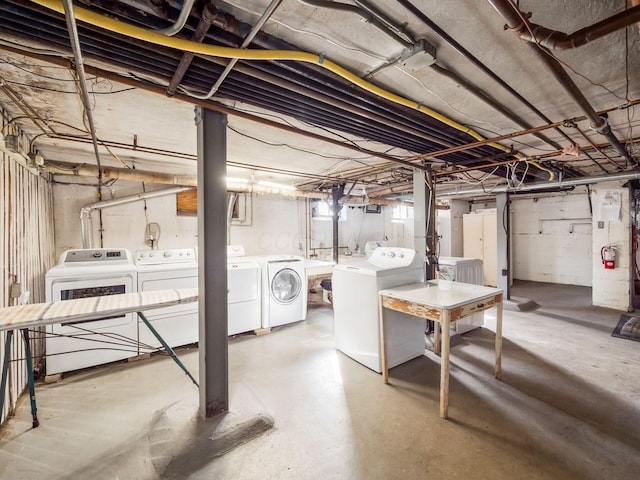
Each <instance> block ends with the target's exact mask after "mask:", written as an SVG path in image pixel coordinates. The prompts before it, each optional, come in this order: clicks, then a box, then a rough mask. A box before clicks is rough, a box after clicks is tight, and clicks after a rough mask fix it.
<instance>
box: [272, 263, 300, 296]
mask: <svg viewBox="0 0 640 480" xmlns="http://www.w3.org/2000/svg"><path fill="white" fill-rule="evenodd" d="M301 290H302V280H301V279H300V275H298V272H296V271H295V270H292V269H291V268H284V269H282V270H280V271H278V272H277V273H276V274H275V275H274V276H273V279H272V280H271V296H272V297H273V299H274V300H275V301H276V302H278V303H281V304H283V305H287V304H289V303H291V302H293V301H295V300H296V299H297V298H298V295H300V291H301Z"/></svg>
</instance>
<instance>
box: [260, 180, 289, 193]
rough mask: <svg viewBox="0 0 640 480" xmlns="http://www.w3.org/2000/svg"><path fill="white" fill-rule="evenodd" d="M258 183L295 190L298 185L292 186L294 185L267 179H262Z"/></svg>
mask: <svg viewBox="0 0 640 480" xmlns="http://www.w3.org/2000/svg"><path fill="white" fill-rule="evenodd" d="M258 185H262V186H265V187H273V188H279V189H280V190H291V191H293V190H295V189H296V187H294V186H292V185H283V184H282V183H275V182H269V181H267V180H260V181H259V182H258Z"/></svg>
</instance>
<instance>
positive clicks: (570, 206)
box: [511, 187, 593, 286]
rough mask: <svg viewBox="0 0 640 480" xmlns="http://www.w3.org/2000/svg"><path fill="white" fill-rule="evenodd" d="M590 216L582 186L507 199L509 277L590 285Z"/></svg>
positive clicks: (585, 192) (591, 268)
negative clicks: (535, 195) (510, 259)
mask: <svg viewBox="0 0 640 480" xmlns="http://www.w3.org/2000/svg"><path fill="white" fill-rule="evenodd" d="M590 218H591V214H590V211H589V198H588V195H587V191H586V188H585V187H577V188H576V189H575V190H574V191H573V192H571V193H569V194H561V195H554V196H544V195H541V196H537V197H534V196H530V197H529V196H528V197H527V198H517V197H514V196H512V197H511V229H512V257H511V258H512V268H513V278H515V279H519V280H531V281H536V282H550V283H561V284H569V285H584V286H591V285H592V271H593V260H592V258H593V249H592V232H591V231H592V226H591V219H590Z"/></svg>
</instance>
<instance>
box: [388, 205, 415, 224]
mask: <svg viewBox="0 0 640 480" xmlns="http://www.w3.org/2000/svg"><path fill="white" fill-rule="evenodd" d="M412 219H413V207H409V206H407V205H396V206H395V207H393V210H392V212H391V223H403V222H404V221H405V220H412Z"/></svg>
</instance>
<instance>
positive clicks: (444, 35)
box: [396, 0, 575, 144]
mask: <svg viewBox="0 0 640 480" xmlns="http://www.w3.org/2000/svg"><path fill="white" fill-rule="evenodd" d="M396 1H397V2H398V3H400V5H402V6H403V7H404V8H406V9H407V10H409V11H410V12H411V13H412V14H413V15H415V16H416V17H417V18H419V19H420V20H421V21H422V22H423V23H424V24H425V25H427V26H428V27H429V28H430V29H431V30H433V32H434V33H435V34H436V35H438V36H439V37H440V38H441V39H442V40H444V41H445V42H447V43H448V44H449V45H450V46H451V47H453V48H454V49H455V50H456V51H457V52H458V53H459V54H460V55H462V56H463V57H464V58H466V59H467V60H469V61H470V62H471V63H473V64H474V65H475V66H476V67H478V68H479V69H480V70H482V71H483V72H484V73H485V74H486V75H488V76H489V77H490V78H491V79H492V80H493V81H495V82H497V83H498V84H499V85H500V86H501V87H502V88H504V89H505V90H506V91H507V92H509V93H510V94H511V95H513V96H514V97H515V98H517V99H518V100H519V101H520V102H521V103H522V104H523V105H526V106H527V107H528V108H529V110H531V111H532V112H534V113H535V114H536V115H538V117H539V118H541V119H542V120H544V121H545V122H547V123H553V122H552V121H551V119H550V118H548V117H547V116H546V115H545V114H544V113H542V112H541V111H540V110H538V109H537V108H536V107H535V105H533V104H532V103H531V102H529V101H528V100H527V99H526V98H524V97H523V96H522V95H520V94H519V93H518V92H517V91H516V90H514V89H513V88H512V87H511V86H510V85H509V84H508V83H507V82H505V81H504V80H503V79H502V78H500V77H499V76H498V75H496V74H495V73H494V72H493V71H492V70H491V69H489V67H487V66H486V65H485V64H484V63H482V62H481V61H480V60H478V59H477V58H476V57H475V56H474V55H473V54H472V53H471V52H469V51H468V50H467V49H466V48H464V47H463V46H462V45H460V44H459V43H458V42H457V41H456V40H454V39H453V38H452V37H451V36H450V35H449V34H448V33H447V32H445V31H444V30H443V29H442V28H440V27H439V26H438V25H436V24H435V23H434V22H433V21H432V20H431V19H430V18H429V17H427V16H426V15H425V14H424V13H422V11H420V10H419V9H418V8H417V7H415V6H414V5H413V4H412V3H411V2H410V1H409V0H396ZM555 130H556V131H557V132H558V133H560V135H562V136H563V137H564V138H565V139H567V140H568V141H569V142H571V144H574V143H575V142H574V141H573V140H572V139H571V137H569V136H568V135H567V134H566V133H565V132H564V131H562V130H561V129H560V128H556V129H555Z"/></svg>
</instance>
